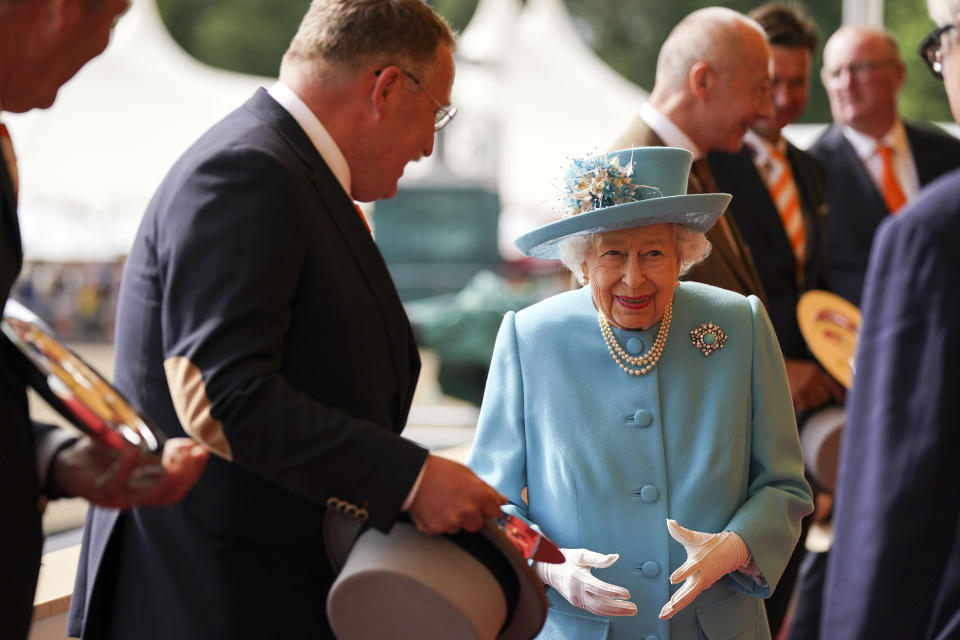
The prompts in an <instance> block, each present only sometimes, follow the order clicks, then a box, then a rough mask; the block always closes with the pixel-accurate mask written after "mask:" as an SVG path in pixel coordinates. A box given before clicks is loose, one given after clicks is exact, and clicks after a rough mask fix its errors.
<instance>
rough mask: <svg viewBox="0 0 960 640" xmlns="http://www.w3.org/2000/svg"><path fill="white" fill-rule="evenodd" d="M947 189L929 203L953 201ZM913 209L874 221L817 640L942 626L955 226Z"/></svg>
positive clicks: (955, 441)
mask: <svg viewBox="0 0 960 640" xmlns="http://www.w3.org/2000/svg"><path fill="white" fill-rule="evenodd" d="M958 191H960V190H954V191H953V194H952V197H951V198H944V199H942V200H941V201H939V202H935V203H934V205H935V206H943V205H946V206H952V207H953V208H954V209H956V201H957V200H956V193H957V192H958ZM928 203H929V200H928ZM947 203H952V204H947ZM954 213H955V214H956V213H958V212H957V211H954ZM921 214H922V212H921V211H920V208H919V207H915V208H912V209H910V210H908V211H906V212H904V213H902V214H901V215H900V216H898V217H897V218H893V219H891V220H889V221H888V222H887V223H885V224H884V225H883V226H881V230H880V232H879V233H878V235H877V239H876V242H875V243H874V248H873V252H872V254H871V262H870V269H869V273H868V278H867V284H866V287H865V290H864V300H863V309H862V310H863V326H862V329H861V333H860V338H859V348H858V355H857V365H856V366H857V372H856V377H855V380H854V385H853V389H852V391H851V394H850V397H849V402H848V422H847V426H846V431H845V434H844V442H843V454H842V461H841V478H840V482H839V488H838V494H837V501H836V507H835V518H834V523H835V534H836V535H835V540H834V543H833V547H832V548H831V550H830V563H829V566H828V577H827V583H826V589H825V597H824V614H823V619H822V628H821V633H820V636H821V637H823V638H832V639H837V640H844V639H848V638H919V637H929V638H932V637H934V636H936V637H947V635H949V634H946V635H943V636H941V635H939V634H934V633H932V632H930V631H929V629H930V626H929V625H930V624H932V622H933V620H934V619H935V618H936V616H937V608H938V590H941V589H942V584H943V583H944V576H948V575H949V574H950V572H953V574H954V576H955V577H956V571H957V569H956V567H957V564H956V554H957V553H960V549H957V548H956V545H957V540H958V538H957V537H956V532H957V522H958V520H957V518H958V514H960V494H958V492H957V491H956V488H957V487H960V465H958V464H957V459H956V452H957V451H958V450H960V430H958V429H957V416H958V415H960V413H958V412H960V394H958V393H957V390H956V387H957V383H958V382H960V376H958V363H960V332H958V329H960V298H958V297H957V295H956V278H957V274H958V273H960V262H958V251H957V242H956V232H957V231H958V230H960V224H953V225H952V230H951V232H950V233H944V231H943V230H939V229H936V228H934V227H930V226H928V225H926V224H924V219H918V220H911V219H910V218H911V217H913V216H917V215H921ZM958 218H960V216H954V219H958ZM951 557H953V560H951ZM956 595H957V594H956V593H953V594H952V596H949V597H950V598H952V599H951V600H950V603H952V605H951V606H952V609H951V610H952V611H953V612H955V611H956V609H955V605H956V599H955V598H956ZM941 604H942V603H941ZM941 613H942V612H941ZM953 615H955V613H954V614H953ZM925 629H927V630H928V632H926V633H925V632H924V630H925Z"/></svg>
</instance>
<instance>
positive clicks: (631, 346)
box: [627, 338, 643, 355]
mask: <svg viewBox="0 0 960 640" xmlns="http://www.w3.org/2000/svg"><path fill="white" fill-rule="evenodd" d="M627 351H629V352H630V353H632V354H633V355H639V354H640V352H641V351H643V341H642V340H641V339H640V338H630V339H629V340H627Z"/></svg>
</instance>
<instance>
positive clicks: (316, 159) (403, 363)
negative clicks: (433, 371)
mask: <svg viewBox="0 0 960 640" xmlns="http://www.w3.org/2000/svg"><path fill="white" fill-rule="evenodd" d="M247 107H248V108H250V109H251V110H252V111H254V112H255V113H257V114H258V116H259V117H261V118H262V119H264V120H265V121H267V122H269V123H271V125H272V126H273V127H274V129H275V130H276V131H277V132H278V133H279V134H280V136H281V137H282V138H283V139H284V140H285V141H286V142H287V144H289V145H290V147H291V148H292V149H293V150H294V151H295V152H296V153H297V155H299V156H300V158H302V159H303V161H304V163H305V164H306V165H307V166H308V167H309V168H310V180H311V182H312V183H313V185H314V187H315V188H316V192H317V196H318V198H319V199H320V200H321V201H322V202H323V204H324V208H325V209H326V211H327V212H328V213H329V215H330V219H331V221H332V222H333V225H334V226H335V227H336V229H337V230H338V232H339V233H340V235H341V237H342V238H343V242H344V245H345V246H346V247H347V248H348V249H349V250H350V252H351V254H352V255H353V258H354V265H355V266H356V268H357V270H358V271H359V272H360V274H361V275H362V277H363V279H364V281H365V282H366V283H367V286H368V288H369V289H370V293H371V295H372V296H373V298H374V300H376V304H377V306H378V308H379V310H380V315H381V317H382V319H383V322H382V323H381V324H382V326H383V328H384V331H385V332H386V334H387V340H388V342H389V344H390V350H389V351H390V356H391V358H392V361H393V367H394V371H395V373H396V375H397V379H398V380H402V381H408V384H407V385H406V393H405V394H403V396H404V397H403V398H402V400H403V402H402V405H401V406H399V407H398V408H397V409H398V416H397V420H398V424H399V425H400V426H402V425H403V424H404V422H405V418H406V412H407V411H408V409H409V406H410V401H411V400H412V398H413V391H414V388H415V387H416V379H417V374H418V372H419V358H418V357H417V356H416V343H415V341H414V339H413V330H412V329H411V327H410V322H409V320H408V319H407V315H406V312H405V311H404V309H403V304H402V303H401V302H400V297H399V294H398V293H397V289H396V287H395V286H394V284H393V279H392V278H391V277H390V272H389V270H388V269H387V265H386V263H385V262H384V260H383V256H382V255H381V254H380V251H379V249H377V245H376V243H374V241H373V238H372V237H371V235H370V232H369V231H368V230H367V227H366V225H365V224H364V222H363V220H362V219H361V218H360V216H359V214H358V213H357V211H356V209H355V208H354V204H353V200H351V199H350V197H349V196H348V195H347V193H346V192H345V191H344V190H343V187H342V186H341V185H340V183H339V182H338V181H337V178H336V176H334V175H333V172H332V171H331V170H330V168H329V167H328V166H327V164H326V163H325V162H324V161H323V158H322V157H321V156H320V154H319V152H318V151H317V150H316V148H315V147H314V146H313V143H311V142H310V139H309V138H308V137H307V134H306V133H304V131H303V129H301V128H300V125H299V124H297V122H296V120H294V119H293V117H292V116H290V114H288V113H287V112H286V110H284V109H283V108H282V107H281V106H280V105H279V104H277V103H276V101H274V100H273V98H271V97H270V96H269V94H267V92H266V91H264V90H263V89H260V90H259V91H258V92H257V93H256V94H255V95H254V96H253V98H251V99H250V100H249V101H248V102H247Z"/></svg>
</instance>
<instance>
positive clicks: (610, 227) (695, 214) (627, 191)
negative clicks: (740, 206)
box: [514, 147, 731, 259]
mask: <svg viewBox="0 0 960 640" xmlns="http://www.w3.org/2000/svg"><path fill="white" fill-rule="evenodd" d="M692 163H693V154H692V153H690V152H689V151H687V150H686V149H676V148H674V147H639V148H636V149H624V150H622V151H611V152H610V153H606V154H603V155H597V156H589V157H586V158H580V159H577V160H574V161H573V164H572V165H571V166H570V168H569V169H568V170H567V173H566V175H565V176H564V191H565V196H566V201H565V203H564V204H565V206H566V209H567V215H568V217H566V218H563V219H562V220H558V221H556V222H551V223H549V224H545V225H543V226H542V227H537V228H536V229H534V230H533V231H529V232H527V233H525V234H523V235H522V236H520V237H519V238H517V239H516V240H515V241H514V244H515V245H516V246H517V248H518V249H520V251H522V252H523V253H524V254H526V255H528V256H532V257H534V258H545V259H557V258H558V257H559V255H558V253H557V245H558V244H559V243H560V241H561V240H564V239H565V238H569V237H570V236H577V235H587V234H594V233H601V232H604V231H614V230H617V229H632V228H634V227H644V226H647V225H651V224H661V223H667V222H675V223H677V224H682V225H686V226H688V227H691V228H693V229H695V230H696V231H700V232H704V233H705V232H706V231H707V230H709V229H710V227H712V226H713V223H714V222H716V221H717V218H719V217H720V216H721V215H722V214H723V211H724V210H725V209H726V208H727V205H728V204H729V203H730V198H731V196H730V194H728V193H702V194H693V195H687V180H688V177H689V175H690V166H691V164H692Z"/></svg>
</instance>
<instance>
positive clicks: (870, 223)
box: [809, 123, 960, 306]
mask: <svg viewBox="0 0 960 640" xmlns="http://www.w3.org/2000/svg"><path fill="white" fill-rule="evenodd" d="M904 126H905V127H906V130H907V140H908V141H909V143H910V150H911V151H912V152H913V161H914V163H915V164H916V166H917V174H918V176H919V178H920V186H921V187H923V186H924V185H926V184H929V183H930V182H932V181H933V180H936V179H937V178H938V177H940V176H941V175H943V174H944V173H947V172H948V171H952V170H953V169H956V168H958V167H960V140H957V139H956V138H954V137H953V136H951V135H949V134H947V133H944V132H943V131H941V130H940V129H935V128H932V127H931V128H925V127H918V126H915V125H912V124H908V123H904ZM809 151H810V153H812V154H813V155H814V156H816V157H817V158H818V159H819V160H820V162H822V163H823V166H824V169H826V174H827V191H828V194H829V205H830V216H829V218H828V221H827V281H828V282H829V284H830V287H831V290H832V291H834V292H835V293H837V294H839V295H841V296H843V297H844V298H846V299H847V300H849V301H850V302H852V303H853V304H855V305H858V306H859V305H860V294H861V290H862V289H863V280H864V277H865V276H866V273H867V260H868V258H869V256H870V245H871V243H872V242H873V235H874V234H875V233H876V231H877V227H878V226H879V225H880V223H881V222H883V220H884V219H886V218H887V217H888V216H889V215H890V212H889V211H888V210H887V205H886V203H884V201H883V195H882V194H881V193H880V190H879V189H877V186H876V185H875V184H874V182H873V180H872V179H871V178H870V174H869V173H868V172H867V170H866V168H865V167H864V166H863V162H861V160H860V158H859V157H858V156H857V152H856V151H854V149H853V147H852V146H851V145H850V143H849V142H847V139H846V138H845V137H844V135H843V131H842V129H841V127H839V126H837V125H835V124H834V125H831V126H830V127H829V128H828V129H827V130H826V131H825V132H824V133H823V135H821V136H820V138H818V139H817V141H816V142H815V143H814V144H813V145H812V146H811V147H810V149H809Z"/></svg>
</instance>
